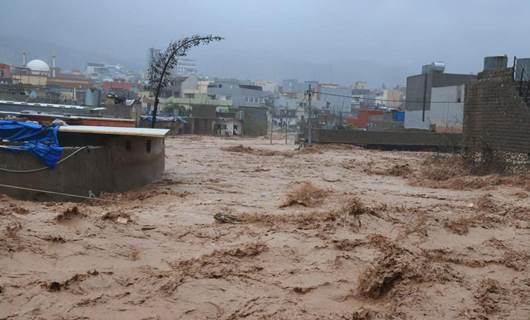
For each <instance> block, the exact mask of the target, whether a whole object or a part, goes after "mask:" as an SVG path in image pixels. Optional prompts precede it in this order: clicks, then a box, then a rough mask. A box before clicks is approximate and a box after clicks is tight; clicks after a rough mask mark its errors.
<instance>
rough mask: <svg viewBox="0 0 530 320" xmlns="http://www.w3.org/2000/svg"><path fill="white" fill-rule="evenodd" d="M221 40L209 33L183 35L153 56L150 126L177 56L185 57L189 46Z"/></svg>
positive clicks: (150, 70)
mask: <svg viewBox="0 0 530 320" xmlns="http://www.w3.org/2000/svg"><path fill="white" fill-rule="evenodd" d="M221 40H223V38H222V37H219V36H214V35H211V34H210V35H206V36H200V35H193V36H191V37H185V38H182V39H181V40H179V41H176V42H175V41H173V42H171V43H170V44H169V46H168V47H167V49H166V50H165V51H164V52H161V53H160V55H158V56H157V57H154V58H153V60H152V61H151V64H150V66H149V70H148V82H149V90H150V91H151V92H152V93H153V94H154V95H155V103H154V106H153V114H152V122H151V127H152V128H154V127H155V124H156V114H157V112H158V102H159V96H160V92H161V91H162V89H163V88H165V87H166V86H167V85H168V83H169V76H170V74H171V70H173V68H174V67H175V66H176V65H177V61H178V58H179V57H185V56H186V55H187V54H188V51H189V50H190V49H191V48H194V47H198V46H200V45H202V44H209V43H210V42H213V41H221Z"/></svg>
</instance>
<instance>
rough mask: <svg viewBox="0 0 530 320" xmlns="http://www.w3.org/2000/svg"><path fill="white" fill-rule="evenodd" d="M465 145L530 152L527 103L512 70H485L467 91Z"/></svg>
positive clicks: (529, 122) (473, 148)
mask: <svg viewBox="0 0 530 320" xmlns="http://www.w3.org/2000/svg"><path fill="white" fill-rule="evenodd" d="M464 144H465V146H466V147H467V148H469V149H470V150H476V151H481V150H483V149H485V148H488V149H492V150H495V151H502V152H514V153H530V106H529V105H527V104H526V103H525V102H524V101H523V99H522V98H521V97H520V96H519V90H518V83H517V82H515V81H514V80H513V69H511V68H508V69H505V70H495V71H484V72H482V73H480V74H479V76H478V79H477V81H474V82H472V83H470V84H469V85H468V86H467V90H466V99H465V105H464Z"/></svg>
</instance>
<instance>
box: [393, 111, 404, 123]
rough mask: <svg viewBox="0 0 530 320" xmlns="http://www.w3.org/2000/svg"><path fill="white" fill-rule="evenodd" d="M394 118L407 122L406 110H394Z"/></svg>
mask: <svg viewBox="0 0 530 320" xmlns="http://www.w3.org/2000/svg"><path fill="white" fill-rule="evenodd" d="M392 120H394V121H399V122H405V112H403V111H393V112H392Z"/></svg>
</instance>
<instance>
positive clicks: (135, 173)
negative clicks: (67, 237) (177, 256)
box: [0, 133, 165, 201]
mask: <svg viewBox="0 0 530 320" xmlns="http://www.w3.org/2000/svg"><path fill="white" fill-rule="evenodd" d="M60 140H61V144H62V145H66V146H70V147H66V149H65V152H64V154H63V158H64V157H66V156H67V155H69V154H71V153H72V152H74V151H75V150H77V149H78V148H79V147H80V146H87V145H89V146H90V147H89V148H88V149H85V150H82V151H80V152H79V153H77V154H75V155H74V156H73V157H72V158H69V159H68V160H66V161H65V162H63V163H61V164H59V165H58V166H57V167H56V168H54V169H47V170H44V171H40V172H36V173H6V172H3V171H0V181H1V183H2V184H8V185H15V186H20V187H27V188H33V189H40V190H47V191H54V192H62V193H69V194H76V195H82V196H89V195H90V194H91V193H93V194H95V195H99V194H100V193H101V192H123V191H127V190H131V189H134V188H138V187H141V186H143V185H145V184H148V183H151V182H153V181H154V180H156V179H159V178H160V177H161V176H162V174H163V172H164V161H165V159H164V139H163V138H158V139H149V138H144V137H125V136H105V135H87V134H85V135H79V134H71V135H67V134H64V133H63V134H61V136H60ZM0 166H1V167H2V168H7V169H14V170H27V169H35V168H41V167H43V166H44V165H43V164H42V163H41V162H40V161H38V160H37V159H36V158H34V157H33V156H32V155H31V154H29V153H25V152H23V153H12V152H8V151H0ZM0 192H1V193H5V194H8V195H10V196H13V197H17V198H22V199H29V200H60V201H76V199H75V198H71V197H64V196H53V195H49V194H46V193H40V192H29V191H22V190H14V189H10V188H0ZM77 200H78V199H77Z"/></svg>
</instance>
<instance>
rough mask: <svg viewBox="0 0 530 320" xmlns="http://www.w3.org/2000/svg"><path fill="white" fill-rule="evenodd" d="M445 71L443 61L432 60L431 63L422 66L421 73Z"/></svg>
mask: <svg viewBox="0 0 530 320" xmlns="http://www.w3.org/2000/svg"><path fill="white" fill-rule="evenodd" d="M444 71H445V63H443V62H433V63H431V64H426V65H424V66H422V68H421V73H423V74H426V73H430V72H442V73H443V72H444Z"/></svg>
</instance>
